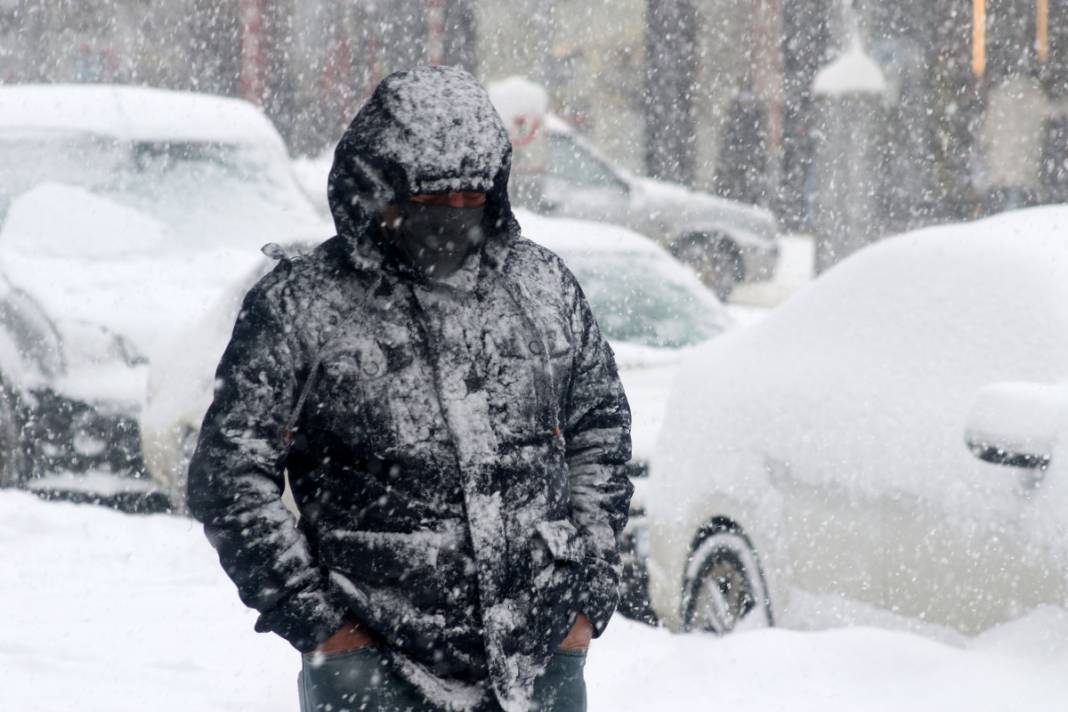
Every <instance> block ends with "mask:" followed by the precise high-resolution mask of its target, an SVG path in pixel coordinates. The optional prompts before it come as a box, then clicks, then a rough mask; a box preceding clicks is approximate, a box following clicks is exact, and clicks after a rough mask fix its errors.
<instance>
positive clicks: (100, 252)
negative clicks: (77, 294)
mask: <svg viewBox="0 0 1068 712" xmlns="http://www.w3.org/2000/svg"><path fill="white" fill-rule="evenodd" d="M166 241H167V228H166V227H165V226H164V225H163V224H162V223H160V222H159V221H158V220H155V219H153V218H151V217H149V216H148V215H145V214H144V213H141V212H139V211H137V210H134V209H133V208H130V207H127V206H125V205H120V204H118V203H116V202H114V201H112V200H108V199H107V198H102V197H98V196H96V195H94V194H92V193H90V192H89V191H87V190H85V189H84V188H79V187H76V186H72V185H65V184H62V183H42V184H40V185H38V186H37V187H35V188H33V189H31V190H28V191H26V192H25V193H23V194H22V195H21V196H19V198H18V199H17V200H15V201H14V203H13V204H12V206H11V209H10V211H9V212H8V215H7V219H6V220H5V221H4V223H3V234H2V241H0V249H2V250H4V251H5V252H9V251H15V252H21V253H24V254H27V255H36V256H38V257H68V258H75V259H90V260H92V259H108V258H115V257H121V256H123V255H128V254H130V253H133V252H140V253H145V252H151V251H153V250H158V249H161V248H162V247H164V246H165V244H166Z"/></svg>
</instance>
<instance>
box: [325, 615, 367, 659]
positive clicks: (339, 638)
mask: <svg viewBox="0 0 1068 712" xmlns="http://www.w3.org/2000/svg"><path fill="white" fill-rule="evenodd" d="M370 644H371V636H370V634H369V633H368V632H367V631H366V630H364V628H363V626H361V625H360V624H359V623H358V622H357V621H351V620H350V621H345V622H344V623H342V624H341V628H339V629H338V631H337V632H336V633H334V634H333V635H332V636H330V637H329V638H327V639H326V640H324V641H323V642H322V643H320V644H319V647H318V648H316V649H315V652H317V653H322V654H323V655H330V654H331V653H344V652H345V651H348V650H356V649H357V648H363V647H365V646H367V645H370Z"/></svg>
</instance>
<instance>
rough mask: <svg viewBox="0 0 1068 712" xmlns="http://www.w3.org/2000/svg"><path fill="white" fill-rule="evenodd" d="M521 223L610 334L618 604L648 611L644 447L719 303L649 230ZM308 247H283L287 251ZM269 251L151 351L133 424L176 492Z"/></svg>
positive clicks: (715, 329)
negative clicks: (625, 521) (623, 460)
mask: <svg viewBox="0 0 1068 712" xmlns="http://www.w3.org/2000/svg"><path fill="white" fill-rule="evenodd" d="M518 219H519V222H520V224H521V225H522V226H523V233H524V235H526V236H527V237H529V238H531V239H533V240H536V241H537V242H539V243H541V244H543V245H545V246H546V247H548V248H549V249H552V250H554V251H556V252H557V253H558V254H559V255H560V256H561V257H563V258H564V260H565V262H567V264H568V266H569V267H570V268H571V270H572V271H573V272H574V273H575V275H576V277H577V278H578V280H579V282H580V283H581V285H582V287H583V290H584V291H585V293H586V296H587V298H588V299H589V301H590V306H591V308H592V309H593V312H594V315H595V316H596V317H597V321H598V323H599V324H600V326H601V329H602V330H603V331H604V333H605V334H606V336H607V337H608V339H609V341H610V342H611V344H612V347H613V350H614V351H615V355H616V362H617V364H618V366H619V368H620V375H621V378H622V380H623V384H624V388H625V389H626V392H627V397H628V399H629V401H630V403H631V409H632V411H633V420H634V424H633V442H634V458H633V460H632V463H631V465H630V474H631V477H632V478H633V479H634V483H635V496H634V498H633V501H632V513H631V521H630V523H629V525H628V528H627V530H626V533H625V538H626V541H627V546H626V549H627V552H628V553H627V561H626V564H627V567H628V569H629V575H628V577H627V578H628V582H629V583H628V585H629V586H630V587H631V588H630V590H629V592H628V594H627V595H626V603H625V605H624V608H625V609H626V610H627V611H628V612H632V613H633V615H635V616H637V617H641V616H643V615H645V616H646V617H648V611H647V603H646V593H645V589H644V580H643V577H644V569H643V568H642V567H641V565H640V561H639V560H638V559H637V558H635V555H634V550H635V548H640V547H641V545H640V543H637V540H639V539H641V538H642V537H643V533H642V532H643V526H644V525H643V518H644V504H643V502H644V497H645V487H646V484H645V483H646V477H645V475H646V472H647V463H648V459H649V456H650V454H651V451H652V447H653V444H654V442H655V440H656V437H657V433H658V431H659V429H660V424H661V421H662V420H663V417H664V408H665V401H666V398H667V394H668V391H669V389H670V386H671V380H672V377H673V375H674V371H675V368H676V366H677V364H678V361H679V359H680V358H681V356H682V354H683V353H685V352H686V351H687V350H688V349H689V348H691V347H692V346H694V345H695V344H698V343H701V342H703V341H706V340H707V339H710V338H712V337H714V336H717V335H719V334H720V333H721V332H723V331H724V330H726V329H728V328H729V327H730V326H731V325H732V324H733V320H732V318H731V317H730V315H729V314H728V313H727V312H726V310H725V309H724V307H723V305H722V304H720V302H719V300H717V299H716V297H715V295H713V294H712V293H711V292H709V291H708V290H707V289H706V288H705V287H704V286H703V285H702V284H701V282H700V280H698V279H697V278H696V276H694V275H693V273H692V272H691V271H690V270H689V269H687V268H686V267H685V266H683V265H681V264H680V263H679V262H678V261H677V260H675V259H673V258H672V257H671V256H670V255H669V254H668V253H667V252H666V251H664V250H663V249H662V248H660V247H658V246H657V245H655V244H653V243H652V242H651V241H650V240H647V239H646V238H644V237H642V236H640V235H637V234H635V233H633V232H630V231H629V230H625V229H623V228H619V227H615V226H612V225H602V224H597V223H589V222H584V221H577V220H564V219H556V218H545V217H540V216H537V215H533V214H531V213H528V212H525V211H519V212H518ZM301 249H308V247H307V246H304V247H296V248H290V249H289V251H290V252H297V251H299V250H301ZM273 266H274V261H273V260H269V259H265V260H263V262H262V263H261V264H259V265H257V266H256V267H255V268H254V269H252V270H251V271H250V272H249V273H248V274H247V275H246V276H245V278H244V279H241V280H236V281H234V282H233V283H232V284H231V286H230V287H229V289H228V290H227V292H226V294H225V295H224V296H223V297H222V298H221V299H220V300H219V301H218V302H217V303H216V305H215V307H214V308H213V309H211V310H210V311H209V312H208V313H207V314H206V315H205V317H204V319H203V320H202V321H201V322H200V323H198V324H196V325H194V326H193V327H191V328H190V329H189V330H187V331H186V332H184V333H181V334H178V335H177V336H176V341H175V347H174V348H172V349H169V350H168V351H167V353H169V357H168V358H166V359H156V360H154V361H153V364H152V371H151V374H150V376H149V389H148V399H147V405H146V407H145V410H144V412H143V413H142V415H141V421H140V425H141V427H140V430H141V434H142V437H143V441H144V454H145V461H146V463H147V465H148V469H149V471H150V472H151V473H152V476H153V477H154V478H155V480H156V481H157V482H158V483H159V485H160V486H161V487H162V488H164V489H165V490H166V491H167V492H169V493H171V496H172V497H173V498H174V499H175V501H176V502H180V501H181V499H182V498H183V497H184V491H185V474H186V468H187V467H188V461H189V457H190V456H191V455H192V450H193V447H194V446H195V444H196V437H197V433H198V430H199V428H200V423H201V419H202V418H203V416H204V412H205V411H206V410H207V408H208V406H209V405H210V403H211V399H212V394H213V383H214V381H213V374H214V370H215V366H216V364H217V363H218V361H219V359H220V358H221V356H222V352H223V350H224V349H225V347H226V344H227V342H228V340H229V337H230V332H231V330H232V328H233V324H234V321H235V319H236V318H237V313H238V310H239V308H240V304H241V299H242V298H243V296H244V294H245V292H247V291H248V289H249V288H250V287H251V286H252V285H253V284H254V283H255V282H256V281H257V280H258V279H259V278H260V277H261V276H262V275H263V274H265V273H266V272H267V271H268V270H270V269H271V268H272V267H273Z"/></svg>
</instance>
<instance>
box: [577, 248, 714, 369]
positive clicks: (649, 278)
mask: <svg viewBox="0 0 1068 712" xmlns="http://www.w3.org/2000/svg"><path fill="white" fill-rule="evenodd" d="M563 257H564V260H565V261H566V262H567V265H568V267H570V268H571V270H572V272H574V274H575V277H576V278H577V279H578V281H579V284H581V285H582V290H583V291H584V292H585V293H586V298H587V299H588V300H589V302H590V308H591V309H592V310H593V314H594V316H595V317H596V318H597V323H598V325H600V327H601V330H602V331H603V332H604V334H605V336H607V337H608V339H609V340H611V341H617V342H626V343H633V344H641V345H643V346H654V347H659V348H681V347H683V346H692V345H694V344H697V343H700V342H702V341H705V340H707V339H709V338H711V337H713V336H715V335H716V334H719V333H720V332H721V331H723V329H724V325H725V318H724V316H723V312H722V310H721V308H720V306H719V304H718V302H716V301H715V297H713V296H711V295H710V294H704V293H702V290H703V287H701V286H700V283H699V282H697V280H696V279H694V280H693V281H692V282H691V281H690V280H688V279H686V278H685V277H686V275H685V273H684V272H682V269H683V268H682V267H680V266H679V265H677V264H674V263H672V262H671V261H670V260H669V259H668V258H666V257H662V256H659V255H656V254H649V253H628V252H615V253H613V252H579V253H564V255H563Z"/></svg>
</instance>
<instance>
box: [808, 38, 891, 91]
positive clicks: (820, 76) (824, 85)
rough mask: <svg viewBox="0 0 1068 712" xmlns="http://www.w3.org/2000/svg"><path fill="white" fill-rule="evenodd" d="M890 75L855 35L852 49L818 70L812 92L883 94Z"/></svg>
mask: <svg viewBox="0 0 1068 712" xmlns="http://www.w3.org/2000/svg"><path fill="white" fill-rule="evenodd" d="M885 92H886V77H885V76H884V75H883V70H882V69H881V68H880V67H879V65H878V64H876V63H875V60H873V59H872V58H871V57H870V56H868V54H867V53H866V52H865V51H864V48H863V47H862V46H861V44H860V41H859V40H856V39H854V40H853V42H852V43H851V44H850V47H849V49H847V50H846V51H845V52H843V53H842V54H841V55H839V56H838V58H837V59H835V60H834V61H833V62H831V63H830V64H828V65H826V66H825V67H823V68H822V69H820V71H819V72H817V73H816V77H815V79H813V80H812V93H813V94H816V95H817V96H819V95H823V96H841V95H843V94H883V93H885Z"/></svg>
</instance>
